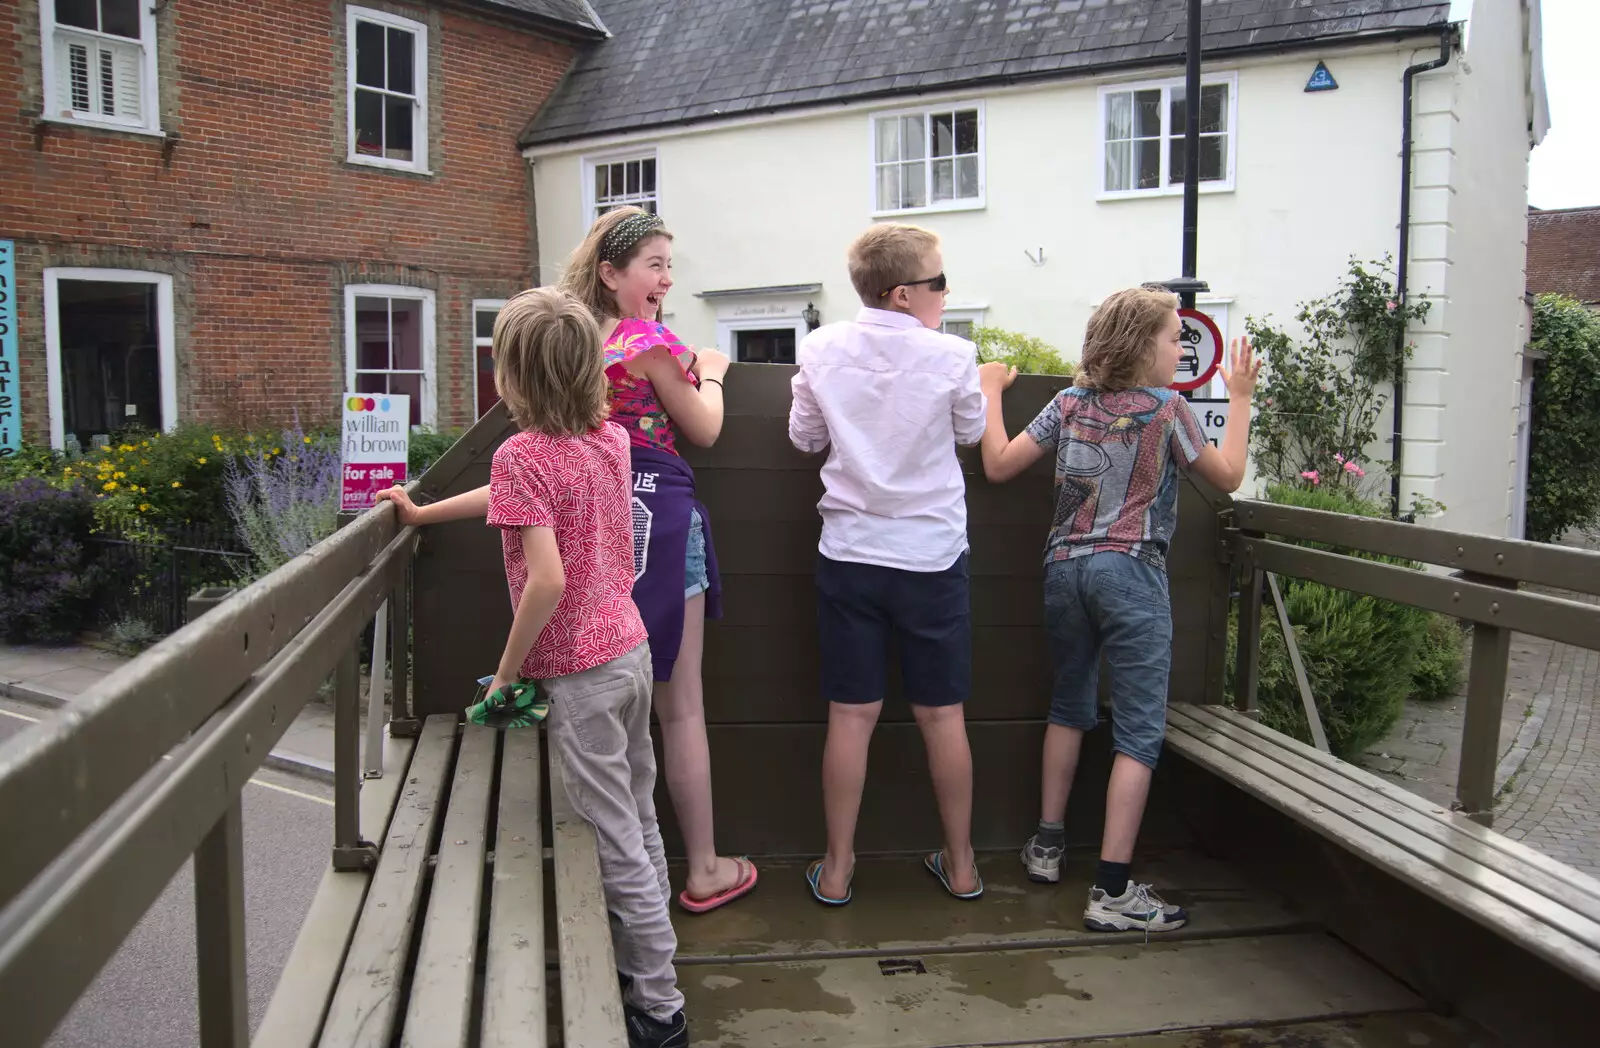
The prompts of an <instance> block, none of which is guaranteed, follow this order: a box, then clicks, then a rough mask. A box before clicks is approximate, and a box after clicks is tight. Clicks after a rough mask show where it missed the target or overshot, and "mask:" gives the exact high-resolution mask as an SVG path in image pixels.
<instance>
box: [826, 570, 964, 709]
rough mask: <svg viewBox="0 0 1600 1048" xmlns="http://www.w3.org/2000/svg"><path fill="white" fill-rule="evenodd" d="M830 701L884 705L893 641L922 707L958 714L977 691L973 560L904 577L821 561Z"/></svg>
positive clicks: (909, 695)
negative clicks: (951, 709)
mask: <svg viewBox="0 0 1600 1048" xmlns="http://www.w3.org/2000/svg"><path fill="white" fill-rule="evenodd" d="M817 626H818V640H819V642H820V645H821V649H822V697H823V698H824V699H826V700H827V701H828V702H839V703H849V704H852V705H863V704H866V703H872V702H878V701H879V700H881V699H882V698H883V697H884V691H885V689H886V686H887V677H888V662H889V646H890V642H891V640H892V641H893V642H894V643H895V644H897V645H898V647H899V649H900V679H901V682H902V685H903V690H904V693H905V697H906V701H907V702H909V703H911V704H912V705H914V706H954V705H956V704H957V703H962V702H966V701H967V693H968V692H969V691H971V690H972V622H971V601H970V598H969V595H968V579H967V555H966V554H965V553H963V554H961V556H960V557H959V558H958V559H957V560H956V562H955V563H954V564H952V565H950V566H949V567H948V568H946V569H945V570H943V571H904V570H901V569H899V568H886V567H883V566H881V565H878V564H856V563H850V562H845V561H837V560H829V559H828V558H827V557H823V556H820V555H819V556H818V557H817Z"/></svg>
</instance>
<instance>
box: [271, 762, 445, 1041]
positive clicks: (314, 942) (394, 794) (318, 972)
mask: <svg viewBox="0 0 1600 1048" xmlns="http://www.w3.org/2000/svg"><path fill="white" fill-rule="evenodd" d="M415 741H416V740H414V739H402V738H391V739H390V740H389V742H388V745H386V746H385V747H384V765H383V778H381V779H369V780H367V782H366V784H365V785H364V786H363V787H362V790H361V825H363V826H366V827H368V829H369V830H370V831H371V832H372V833H373V834H375V835H376V836H377V837H378V839H379V840H382V839H384V837H385V836H386V835H387V834H388V830H389V820H390V818H391V816H393V814H394V804H395V800H396V799H397V798H399V796H400V787H401V786H402V785H403V784H404V783H405V781H406V776H407V775H408V774H409V772H408V769H409V767H410V765H411V754H412V747H413V746H414V744H415ZM371 880H372V874H370V873H368V872H366V871H350V872H346V873H342V872H338V871H336V870H334V869H333V868H332V867H331V866H330V867H329V868H328V869H327V870H326V871H325V872H324V873H323V875H322V881H321V883H320V884H318V886H317V893H316V894H315V895H314V896H312V898H311V908H310V909H309V910H307V911H306V919H305V921H304V923H302V924H301V925H300V933H299V935H298V936H297V937H296V939H295V941H294V947H293V948H292V949H291V950H290V951H289V959H288V960H287V961H286V962H285V963H284V966H283V975H282V976H280V977H279V979H278V985H277V988H276V989H275V990H274V991H273V994H272V1000H271V1001H270V1002H269V1003H268V1004H267V1013H266V1015H264V1016H263V1017H262V1019H261V1026H260V1028H259V1029H257V1030H256V1036H255V1040H254V1041H253V1042H252V1043H253V1045H254V1048H315V1045H316V1043H317V1035H318V1033H320V1032H321V1030H322V1020H323V1018H324V1016H326V1015H327V1014H328V1004H329V1002H330V1001H331V1000H332V999H333V991H334V988H335V986H336V985H337V981H338V978H339V972H340V970H341V969H342V968H343V967H344V955H345V949H346V948H347V947H348V946H349V945H350V936H351V934H352V933H353V932H354V931H355V927H356V921H357V919H358V918H359V917H360V916H361V904H362V902H363V901H364V900H365V899H366V897H367V885H368V884H369V883H370V882H371Z"/></svg>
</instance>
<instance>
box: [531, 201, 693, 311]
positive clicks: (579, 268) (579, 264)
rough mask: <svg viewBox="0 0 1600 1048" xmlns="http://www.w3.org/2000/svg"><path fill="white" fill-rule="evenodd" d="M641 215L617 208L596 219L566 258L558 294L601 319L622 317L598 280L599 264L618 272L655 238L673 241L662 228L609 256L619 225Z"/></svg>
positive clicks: (632, 209)
mask: <svg viewBox="0 0 1600 1048" xmlns="http://www.w3.org/2000/svg"><path fill="white" fill-rule="evenodd" d="M641 215H645V216H649V215H650V212H648V211H646V210H644V209H643V208H640V207H619V208H616V209H614V210H612V211H607V212H606V213H605V214H603V215H601V216H600V217H599V218H597V219H595V220H594V225H592V226H590V227H589V235H588V236H586V237H584V238H583V243H581V244H579V245H578V246H577V248H576V249H575V250H574V251H573V252H572V257H570V258H568V259H567V268H566V272H564V273H563V274H562V275H561V281H560V282H559V283H558V284H557V285H556V287H557V288H559V289H560V290H561V291H564V292H566V293H567V294H569V295H571V296H572V297H573V298H576V299H577V300H578V301H579V302H582V303H583V304H584V305H585V306H587V307H588V308H589V312H591V313H593V314H594V315H595V316H596V317H597V318H599V319H601V320H615V319H617V318H618V317H619V316H620V315H621V311H620V310H619V309H618V308H617V296H616V295H615V294H614V293H613V292H612V290H611V289H610V288H608V287H606V283H605V281H604V280H601V279H600V265H601V262H602V261H605V262H610V263H611V265H612V266H614V267H615V268H617V269H626V268H628V264H629V263H630V262H632V261H633V260H634V259H635V258H637V257H639V252H640V251H641V250H642V249H643V248H644V246H645V245H646V244H648V243H649V242H650V241H652V240H654V239H655V238H656V237H666V238H667V239H668V240H671V239H672V234H671V233H669V232H668V231H667V227H666V226H665V225H662V226H659V227H657V228H655V229H653V230H651V231H650V232H649V233H647V234H646V235H644V236H642V237H640V238H639V239H638V240H636V241H635V242H634V243H633V244H631V245H630V246H628V247H627V248H626V249H625V250H623V251H621V252H619V253H617V254H615V255H610V256H609V257H608V255H609V253H608V252H607V251H606V246H607V245H606V241H607V239H608V238H610V237H611V234H612V233H613V232H615V231H616V228H617V227H618V226H620V225H622V224H623V223H624V222H627V221H628V220H629V219H636V218H638V217H639V216H641ZM651 217H653V216H651Z"/></svg>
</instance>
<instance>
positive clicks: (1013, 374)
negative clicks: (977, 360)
mask: <svg viewBox="0 0 1600 1048" xmlns="http://www.w3.org/2000/svg"><path fill="white" fill-rule="evenodd" d="M1016 380H1017V369H1016V368H1013V367H1007V366H1006V365H1005V364H1002V363H1000V362H999V361H998V360H991V361H990V362H989V363H987V364H979V365H978V385H979V386H980V387H982V389H983V392H984V393H985V394H991V393H1004V392H1005V391H1006V390H1008V389H1010V388H1011V383H1013V382H1015V381H1016Z"/></svg>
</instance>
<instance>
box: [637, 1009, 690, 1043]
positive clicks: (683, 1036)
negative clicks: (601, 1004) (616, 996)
mask: <svg viewBox="0 0 1600 1048" xmlns="http://www.w3.org/2000/svg"><path fill="white" fill-rule="evenodd" d="M622 1014H623V1020H624V1022H625V1023H626V1025H627V1027H628V1048H689V1023H688V1020H686V1019H685V1018H684V1017H683V1012H682V1011H681V1010H680V1011H679V1012H678V1013H677V1014H676V1015H674V1016H673V1017H672V1018H671V1019H669V1020H667V1021H666V1022H661V1021H659V1020H656V1019H652V1018H650V1017H649V1016H648V1015H646V1014H645V1013H644V1012H641V1011H640V1010H639V1009H637V1008H635V1007H634V1006H633V1005H631V1004H624V1005H623V1006H622Z"/></svg>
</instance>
